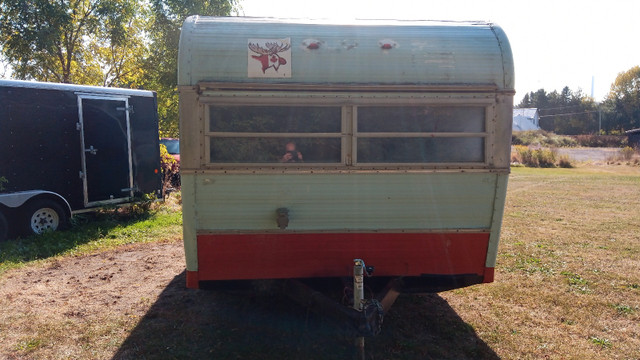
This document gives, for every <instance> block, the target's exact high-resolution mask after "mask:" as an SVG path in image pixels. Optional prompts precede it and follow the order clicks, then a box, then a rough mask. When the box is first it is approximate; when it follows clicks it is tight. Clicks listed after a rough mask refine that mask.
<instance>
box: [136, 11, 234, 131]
mask: <svg viewBox="0 0 640 360" xmlns="http://www.w3.org/2000/svg"><path fill="white" fill-rule="evenodd" d="M150 4H151V6H150V8H151V18H152V19H153V20H152V23H151V26H150V30H149V37H150V39H151V46H150V49H151V53H150V56H149V57H148V58H147V61H146V66H145V82H146V87H147V88H152V89H155V90H156V91H157V93H158V116H159V118H160V119H159V120H160V132H161V136H165V137H177V136H178V132H179V130H178V92H177V85H178V83H177V81H178V43H179V41H180V28H181V26H182V23H183V22H184V20H185V19H186V18H187V17H189V16H191V15H203V16H228V15H231V14H233V13H238V12H239V11H240V5H239V1H238V0H150Z"/></svg>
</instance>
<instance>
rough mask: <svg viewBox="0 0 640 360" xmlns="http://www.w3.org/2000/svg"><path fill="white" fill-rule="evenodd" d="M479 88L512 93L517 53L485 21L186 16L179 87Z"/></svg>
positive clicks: (179, 64)
mask: <svg viewBox="0 0 640 360" xmlns="http://www.w3.org/2000/svg"><path fill="white" fill-rule="evenodd" d="M201 82H232V83H264V84H287V83H291V84H331V85H339V84H344V85H419V86H482V87H487V86H489V87H492V88H495V89H496V90H497V91H507V92H513V89H514V68H513V56H512V54H511V47H510V45H509V41H508V39H507V36H506V35H505V33H504V32H503V31H502V29H501V28H500V27H499V26H497V25H495V24H492V23H486V22H443V21H400V20H366V21H365V20H362V21H353V22H349V23H335V22H327V21H318V20H292V19H273V18H245V17H200V16H192V17H189V18H187V20H186V21H185V22H184V24H183V27H182V33H181V36H180V51H179V57H178V85H196V84H198V83H201Z"/></svg>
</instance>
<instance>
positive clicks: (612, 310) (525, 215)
mask: <svg viewBox="0 0 640 360" xmlns="http://www.w3.org/2000/svg"><path fill="white" fill-rule="evenodd" d="M639 209H640V172H638V171H637V169H633V168H631V170H630V169H629V168H612V167H606V169H603V168H602V167H589V166H583V167H581V168H578V169H573V170H561V169H550V170H542V169H537V170H533V169H527V168H517V169H514V171H513V173H512V176H511V178H510V183H509V190H508V197H507V205H506V211H505V219H504V225H503V232H502V235H503V236H502V239H501V241H502V242H501V244H500V251H499V255H498V264H497V269H496V272H497V275H496V282H495V283H493V284H490V285H488V286H480V287H473V288H469V289H462V290H459V291H455V292H451V293H447V294H445V295H444V297H445V299H447V300H448V301H449V303H450V304H451V305H452V307H453V308H454V309H456V311H458V313H459V314H461V317H462V318H463V319H464V320H465V321H467V322H470V323H473V324H474V325H476V326H477V329H478V333H479V335H480V337H481V338H483V339H485V340H486V341H487V342H488V345H489V346H490V347H491V348H492V349H494V350H495V351H496V352H497V353H498V355H499V356H501V357H503V358H507V359H540V358H545V357H547V358H552V359H603V358H608V359H637V358H639V357H640V322H639V320H640V311H638V309H639V307H640V289H638V286H637V284H638V283H640V272H639V271H638V269H640V256H639V255H640V216H639V215H640V210H639ZM480 298H481V299H482V300H484V301H478V299H480ZM485 336H486V337H485Z"/></svg>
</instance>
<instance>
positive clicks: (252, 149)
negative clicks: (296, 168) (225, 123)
mask: <svg viewBox="0 0 640 360" xmlns="http://www.w3.org/2000/svg"><path fill="white" fill-rule="evenodd" d="M340 143H341V141H340V138H294V139H292V138H257V137H218V138H216V137H212V138H211V144H210V145H211V146H210V156H211V158H210V159H211V162H214V163H339V162H340V161H341V153H340ZM292 144H293V148H292ZM287 153H289V154H290V155H289V156H288V157H286V156H285V155H286V154H287Z"/></svg>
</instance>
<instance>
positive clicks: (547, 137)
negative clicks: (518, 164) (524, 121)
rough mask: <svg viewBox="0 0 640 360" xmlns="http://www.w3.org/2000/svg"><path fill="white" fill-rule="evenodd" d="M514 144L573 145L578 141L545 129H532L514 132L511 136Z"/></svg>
mask: <svg viewBox="0 0 640 360" xmlns="http://www.w3.org/2000/svg"><path fill="white" fill-rule="evenodd" d="M511 143H512V144H513V145H526V146H543V147H572V146H577V145H578V143H577V142H576V141H575V140H574V139H573V138H571V137H569V136H562V135H556V134H554V133H552V132H548V131H544V130H530V131H518V132H514V133H513V135H512V136H511Z"/></svg>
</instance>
